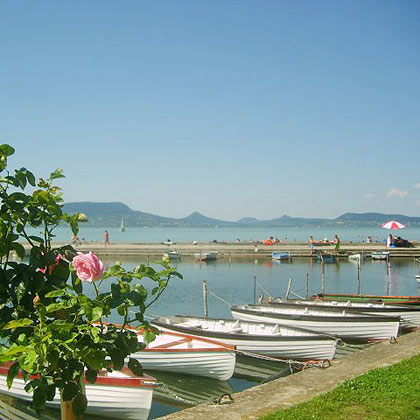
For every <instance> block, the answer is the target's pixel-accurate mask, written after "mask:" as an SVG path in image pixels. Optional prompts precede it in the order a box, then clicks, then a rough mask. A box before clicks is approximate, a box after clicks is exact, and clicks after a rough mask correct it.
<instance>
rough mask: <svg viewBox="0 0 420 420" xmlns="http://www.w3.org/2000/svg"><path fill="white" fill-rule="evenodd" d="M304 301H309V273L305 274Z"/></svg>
mask: <svg viewBox="0 0 420 420" xmlns="http://www.w3.org/2000/svg"><path fill="white" fill-rule="evenodd" d="M306 299H309V273H306Z"/></svg>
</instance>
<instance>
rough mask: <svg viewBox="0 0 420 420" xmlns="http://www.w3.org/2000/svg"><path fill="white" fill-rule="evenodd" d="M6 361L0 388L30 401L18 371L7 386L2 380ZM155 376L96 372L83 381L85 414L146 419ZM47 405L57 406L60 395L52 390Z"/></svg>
mask: <svg viewBox="0 0 420 420" xmlns="http://www.w3.org/2000/svg"><path fill="white" fill-rule="evenodd" d="M9 368H10V364H3V365H0V392H1V393H4V394H6V395H9V396H12V397H15V398H19V399H22V400H27V401H32V394H30V393H27V392H26V391H25V389H24V387H25V384H26V383H25V381H24V379H23V377H22V374H21V372H19V375H18V376H17V377H16V378H15V379H14V381H13V385H12V387H11V388H10V389H9V388H8V386H7V383H6V378H7V374H8V371H9ZM155 387H156V379H155V378H153V377H151V376H148V375H143V376H139V377H138V376H133V375H132V374H131V371H129V370H128V369H124V370H123V371H114V372H112V373H109V372H106V371H104V372H102V371H101V372H100V373H99V374H98V377H97V380H96V382H95V383H94V384H90V383H88V382H87V381H85V389H86V398H87V400H88V406H87V409H86V413H87V414H93V415H95V416H99V417H106V418H116V419H133V420H134V419H136V420H139V419H140V420H146V419H147V418H148V416H149V412H150V407H151V404H152V395H153V389H154V388H155ZM47 405H48V406H52V407H54V408H60V395H59V394H58V392H57V393H56V395H55V397H54V399H53V401H48V402H47Z"/></svg>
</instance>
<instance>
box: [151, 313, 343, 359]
mask: <svg viewBox="0 0 420 420" xmlns="http://www.w3.org/2000/svg"><path fill="white" fill-rule="evenodd" d="M152 323H153V325H155V326H156V327H158V328H159V329H161V330H164V331H173V332H177V333H184V334H188V335H192V336H194V337H200V338H206V339H209V338H210V339H212V340H217V341H220V342H221V343H224V344H227V345H230V346H236V349H237V350H238V351H239V352H249V353H257V354H262V355H268V356H273V357H277V358H285V359H295V360H298V359H316V360H325V359H332V358H333V357H334V354H335V349H336V345H337V340H336V339H334V338H331V337H327V336H325V335H322V334H319V333H314V332H312V331H308V330H302V329H296V328H293V327H289V326H285V325H281V324H276V325H274V324H266V323H261V322H246V321H239V320H232V319H216V318H201V317H194V316H179V315H176V316H167V317H163V316H162V317H158V318H155V319H154V320H153V321H152Z"/></svg>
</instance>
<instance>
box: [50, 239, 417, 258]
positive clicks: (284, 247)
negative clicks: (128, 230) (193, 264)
mask: <svg viewBox="0 0 420 420" xmlns="http://www.w3.org/2000/svg"><path fill="white" fill-rule="evenodd" d="M59 245H64V243H56V244H55V246H59ZM75 248H76V249H77V250H78V251H80V252H88V251H92V252H94V253H96V254H98V255H100V256H137V255H139V256H153V257H155V256H162V255H163V254H164V253H165V252H167V251H170V250H176V251H179V252H181V253H182V255H183V256H184V257H193V256H194V254H196V253H200V252H207V251H217V252H218V253H219V257H221V258H234V257H253V258H268V257H271V253H272V252H273V251H284V252H290V253H291V255H292V256H294V257H311V250H310V248H309V245H308V244H307V243H299V242H293V243H281V244H275V245H263V244H258V245H255V244H253V243H222V242H217V243H213V242H212V243H205V242H198V243H197V244H196V245H194V244H192V243H174V244H172V245H165V244H163V243H116V244H113V243H111V244H110V245H109V246H107V247H105V246H104V243H103V242H89V243H86V244H82V245H79V246H76V247H75ZM385 250H387V251H390V257H391V258H393V257H406V258H407V257H411V258H416V257H420V246H419V244H418V243H416V244H415V247H413V248H391V249H387V248H386V246H385V244H383V243H372V244H355V243H350V242H343V243H342V244H341V245H340V256H342V257H345V258H347V257H348V255H349V254H352V253H357V252H363V253H365V254H366V256H370V254H371V252H372V251H385ZM324 251H326V252H333V251H334V248H333V246H332V245H323V246H315V247H314V250H313V252H314V253H315V252H324Z"/></svg>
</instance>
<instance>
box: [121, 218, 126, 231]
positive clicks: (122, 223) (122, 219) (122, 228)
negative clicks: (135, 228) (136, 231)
mask: <svg viewBox="0 0 420 420" xmlns="http://www.w3.org/2000/svg"><path fill="white" fill-rule="evenodd" d="M120 232H125V227H124V217H121V227H120Z"/></svg>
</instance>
